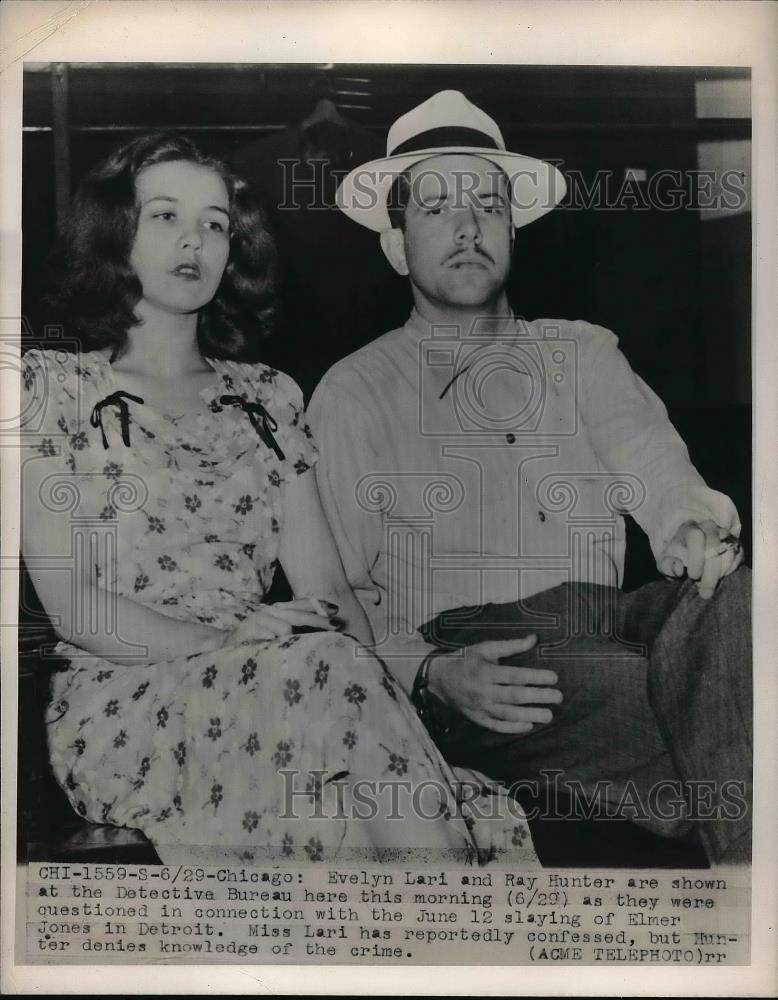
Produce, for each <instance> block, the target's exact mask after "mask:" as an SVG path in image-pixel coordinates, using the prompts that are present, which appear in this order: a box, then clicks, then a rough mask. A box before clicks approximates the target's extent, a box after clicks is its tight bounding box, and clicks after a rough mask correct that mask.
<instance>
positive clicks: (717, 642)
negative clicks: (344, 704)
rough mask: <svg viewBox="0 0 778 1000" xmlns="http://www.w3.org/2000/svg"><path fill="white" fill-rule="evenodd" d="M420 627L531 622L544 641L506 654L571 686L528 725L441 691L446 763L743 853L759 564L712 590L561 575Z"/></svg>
mask: <svg viewBox="0 0 778 1000" xmlns="http://www.w3.org/2000/svg"><path fill="white" fill-rule="evenodd" d="M421 631H422V632H423V634H424V635H425V637H426V638H427V639H428V640H429V641H431V642H434V643H436V644H437V645H440V646H446V647H463V646H468V645H472V644H474V643H477V642H482V641H485V640H487V639H512V638H518V637H521V636H525V635H528V634H530V633H535V634H536V635H537V637H538V643H537V646H536V647H535V648H534V649H532V650H531V651H529V652H527V653H524V654H522V655H520V656H518V657H516V658H514V659H510V660H507V661H505V662H508V663H511V664H516V665H520V666H532V667H541V668H546V669H550V670H554V671H555V672H556V673H557V675H558V677H559V682H558V685H557V686H558V687H559V688H560V690H561V691H562V693H563V695H564V701H563V702H562V704H561V705H558V706H551V707H552V710H553V712H554V718H553V721H552V722H550V723H548V724H546V725H535V727H534V728H533V730H532V732H531V733H528V734H526V735H522V736H512V735H505V734H501V733H496V732H493V731H491V730H488V729H484V728H482V727H480V726H478V725H475V724H474V723H472V722H470V721H469V720H468V719H466V718H465V717H464V716H462V715H460V714H459V713H457V712H456V711H454V710H452V709H451V708H449V707H447V706H445V705H443V704H442V703H441V702H440V701H438V700H437V699H433V706H432V707H433V713H432V723H431V728H432V731H433V736H434V738H435V740H436V742H437V744H438V746H439V748H440V750H441V751H442V753H443V755H444V757H445V758H446V759H447V760H448V761H449V763H450V764H452V765H454V766H463V767H471V768H475V769H477V770H479V771H483V772H484V773H485V774H487V775H489V776H490V777H492V778H495V779H499V780H501V781H504V782H506V783H507V784H509V785H516V783H517V782H518V783H521V785H523V786H524V787H527V788H530V789H536V788H537V789H542V790H543V791H544V794H545V801H546V808H549V809H550V810H552V811H553V809H555V808H560V807H562V803H564V804H565V805H564V808H566V809H570V807H571V804H572V806H573V808H574V811H575V812H576V814H577V815H582V814H583V815H585V814H587V812H588V814H589V815H595V816H597V815H613V816H614V817H616V816H618V817H619V818H629V819H632V820H633V821H635V822H637V823H639V824H641V825H644V826H646V827H648V828H649V829H651V830H653V831H655V832H657V833H661V834H664V835H667V836H680V835H681V834H683V833H684V832H686V831H688V830H689V828H690V825H691V823H692V822H694V823H695V825H696V826H697V829H698V831H699V834H700V838H701V840H702V842H703V845H704V847H705V850H706V853H707V855H708V857H709V859H710V860H711V861H714V862H715V861H718V860H720V859H721V858H722V856H723V855H724V854H725V852H727V851H729V852H730V856H732V857H735V858H739V859H742V858H743V857H744V856H746V855H747V850H748V847H749V846H750V832H751V794H752V776H751V773H752V757H753V723H752V655H751V572H750V570H748V569H747V568H745V567H741V568H740V569H738V570H737V571H736V572H735V573H733V574H731V575H730V576H729V577H726V578H725V579H724V580H722V581H721V583H720V584H719V586H718V588H717V590H716V593H715V594H714V596H713V597H712V598H710V599H709V600H704V599H703V598H701V597H699V596H698V594H697V591H696V587H695V586H694V584H693V583H691V582H690V581H684V582H672V583H671V582H658V583H652V584H648V585H646V586H644V587H641V588H640V589H638V590H636V591H633V592H631V593H624V592H622V591H620V590H616V589H613V588H609V587H601V586H597V585H595V584H565V585H563V586H560V587H555V588H554V589H552V590H548V591H544V592H542V593H540V594H536V595H535V596H533V597H531V598H528V599H526V600H524V601H521V602H517V603H512V604H501V605H493V604H488V605H484V606H481V607H478V608H460V609H456V610H454V611H448V612H445V613H443V614H441V615H439V616H438V617H437V618H435V619H433V620H432V621H430V622H428V623H427V624H426V625H425V626H424V627H423V629H422V630H421ZM560 791H561V793H562V795H561V797H558V793H559V792H560ZM550 793H553V794H550Z"/></svg>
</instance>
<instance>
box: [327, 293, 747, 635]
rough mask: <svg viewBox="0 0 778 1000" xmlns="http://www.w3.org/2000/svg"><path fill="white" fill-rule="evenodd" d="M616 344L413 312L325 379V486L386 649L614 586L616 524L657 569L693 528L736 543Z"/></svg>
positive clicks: (723, 513)
mask: <svg viewBox="0 0 778 1000" xmlns="http://www.w3.org/2000/svg"><path fill="white" fill-rule="evenodd" d="M617 345H618V341H617V338H616V337H615V336H614V335H613V334H612V333H611V332H610V331H608V330H606V329H603V328H602V327H598V326H593V325H591V324H589V323H585V322H582V321H567V320H535V321H533V322H525V321H523V320H511V321H510V322H506V323H505V324H504V325H503V330H502V332H500V333H499V334H497V335H495V334H481V333H479V331H478V329H477V328H476V329H475V330H474V331H472V332H471V335H470V336H469V337H462V336H460V335H459V332H458V330H457V329H456V328H455V327H435V328H433V327H431V326H430V325H429V324H428V323H426V322H425V321H424V320H423V319H422V318H421V317H420V316H419V314H418V313H416V312H415V311H414V312H413V313H412V315H411V317H410V319H409V320H408V322H407V323H406V324H405V326H403V327H401V328H399V329H397V330H393V331H391V332H390V333H387V334H385V335H384V336H382V337H379V338H378V340H375V341H373V342H372V343H370V344H368V345H367V346H365V347H363V348H362V349H361V350H359V351H357V352H356V353H354V354H352V355H350V356H349V357H347V358H345V359H343V360H342V361H340V362H339V363H338V364H336V365H335V366H334V367H333V368H332V369H330V371H329V372H328V373H327V374H326V375H325V377H324V378H323V380H322V381H321V383H320V384H319V386H318V388H317V390H316V392H315V394H314V396H313V399H312V400H311V403H310V406H309V409H308V416H309V420H310V423H311V425H312V428H313V431H314V436H315V438H316V440H317V442H318V445H319V448H320V452H321V457H320V461H319V463H318V465H317V476H318V482H319V489H320V492H321V497H322V502H323V505H324V509H325V511H326V513H327V517H328V519H329V521H330V524H331V526H332V530H333V533H334V535H335V539H336V542H337V545H338V548H339V550H340V553H341V557H342V559H343V563H344V566H345V569H346V574H347V576H348V579H349V582H350V583H351V585H352V587H353V588H354V589H355V590H356V592H357V594H358V596H359V597H360V599H361V600H362V603H363V605H364V607H365V610H366V612H367V614H368V617H369V618H370V620H371V623H372V625H373V629H374V632H375V634H376V639H377V642H378V644H379V647H380V645H381V643H382V642H383V643H386V642H387V640H389V639H390V638H391V636H396V637H397V638H400V637H402V636H408V637H409V636H411V635H412V634H413V633H414V632H415V630H416V629H417V628H418V626H420V625H421V624H423V623H424V622H426V621H428V620H429V619H430V618H432V617H433V616H434V615H436V614H438V613H439V612H441V611H445V610H448V609H451V608H458V607H466V606H470V605H480V604H483V603H486V602H494V603H504V602H509V601H516V600H517V599H520V598H523V597H529V596H531V595H532V594H534V593H537V592H539V591H541V590H544V589H546V588H549V587H553V586H556V585H558V584H560V583H564V582H567V581H590V582H594V583H603V584H610V585H613V586H618V585H620V583H621V581H622V578H623V571H624V554H625V532H624V521H623V516H622V514H623V513H627V512H628V513H631V514H632V515H633V516H634V517H635V519H636V520H637V521H638V523H639V524H640V525H641V526H642V527H643V529H644V530H645V531H646V532H647V534H648V537H649V539H650V542H651V547H652V549H653V552H654V555H655V556H656V557H657V559H659V557H660V555H661V554H662V552H663V550H664V548H665V547H666V545H667V544H668V542H669V541H670V540H671V539H672V537H673V535H674V534H675V532H676V531H677V529H678V528H679V527H680V525H681V524H682V523H683V522H684V521H687V520H696V521H699V520H704V519H708V518H710V519H712V520H714V521H715V522H716V523H717V524H719V525H720V526H721V527H722V528H724V529H726V530H727V531H730V532H733V533H735V534H738V533H739V531H740V523H739V520H738V516H737V511H736V510H735V508H734V505H733V504H732V502H731V501H730V500H729V498H728V497H726V496H724V495H723V494H721V493H718V492H716V491H714V490H711V489H709V488H708V487H707V486H706V484H705V482H704V481H703V479H702V478H701V476H700V475H699V473H698V472H697V471H696V469H695V468H694V466H693V465H692V464H691V462H690V460H689V455H688V452H687V450H686V446H685V445H684V443H683V441H682V440H681V438H680V437H679V435H678V434H677V432H676V431H675V429H674V428H673V426H672V425H671V423H670V421H669V420H668V417H667V411H666V410H665V407H664V405H663V404H662V402H661V400H660V399H659V398H658V397H657V396H656V395H655V393H653V392H652V391H651V389H650V388H649V387H648V386H647V385H646V384H645V383H644V382H643V381H642V380H641V379H640V378H639V377H638V376H637V375H636V374H635V373H634V372H633V371H632V369H631V368H630V366H629V364H628V363H627V361H626V359H625V357H624V355H623V354H622V353H621V351H620V350H619V349H618V346H617ZM452 380H453V381H452Z"/></svg>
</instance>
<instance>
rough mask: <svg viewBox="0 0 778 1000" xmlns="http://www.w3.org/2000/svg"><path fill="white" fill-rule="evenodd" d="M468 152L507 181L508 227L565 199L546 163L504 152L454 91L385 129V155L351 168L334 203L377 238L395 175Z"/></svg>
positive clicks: (561, 182)
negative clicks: (494, 166)
mask: <svg viewBox="0 0 778 1000" xmlns="http://www.w3.org/2000/svg"><path fill="white" fill-rule="evenodd" d="M444 153H468V154H471V155H473V156H483V157H484V159H487V160H490V161H491V162H492V163H496V164H497V166H499V167H500V168H501V169H502V170H504V171H505V173H506V174H507V175H508V177H509V179H510V182H511V216H512V218H513V225H514V226H516V227H517V228H518V227H519V226H526V225H528V223H530V222H534V221H535V220H536V219H539V218H540V217H541V216H542V215H545V214H546V212H550V211H551V209H552V208H554V207H555V206H556V205H557V204H558V203H559V202H560V201H561V199H562V198H564V196H565V191H566V190H567V185H566V183H565V179H564V177H563V176H562V174H561V173H560V172H559V171H558V170H557V168H556V167H554V166H553V165H552V164H550V163H544V161H543V160H536V159H533V158H532V157H530V156H522V155H521V154H520V153H509V152H508V151H507V150H506V149H505V141H504V139H503V137H502V133H501V132H500V129H499V128H498V126H497V123H496V122H495V121H494V120H493V119H492V118H490V117H489V115H487V114H486V113H485V112H484V111H482V110H481V109H480V108H477V107H476V106H475V104H471V102H470V101H468V99H467V98H466V97H465V95H464V94H462V93H460V92H459V91H458V90H441V91H440V92H439V93H437V94H434V95H433V96H432V97H430V98H429V100H427V101H424V103H423V104H419V105H418V107H415V108H413V109H412V110H411V111H409V112H408V113H407V114H404V115H403V116H402V117H401V118H398V119H397V121H396V122H395V123H394V125H392V127H391V128H390V129H389V135H388V136H387V139H386V156H385V157H382V158H381V159H380V160H371V161H370V162H369V163H363V164H362V166H360V167H355V169H354V170H352V171H351V173H349V174H348V175H347V176H346V177H345V178H344V179H343V182H342V183H341V185H340V187H339V188H338V191H337V194H336V201H337V204H338V207H339V208H340V209H341V211H343V212H345V213H346V215H348V216H349V218H351V219H353V220H354V221H355V222H358V223H359V224H360V225H362V226H367V227H368V229H374V230H375V231H376V232H378V233H380V232H383V231H384V230H387V229H391V226H392V224H391V221H390V219H389V213H388V211H387V208H386V201H387V195H388V194H389V189H390V187H391V186H392V183H393V181H394V180H395V178H396V177H397V175H398V174H401V173H402V172H403V171H404V170H407V169H408V168H409V167H412V166H413V165H414V163H419V161H420V160H426V159H428V158H429V157H431V156H440V155H442V154H444Z"/></svg>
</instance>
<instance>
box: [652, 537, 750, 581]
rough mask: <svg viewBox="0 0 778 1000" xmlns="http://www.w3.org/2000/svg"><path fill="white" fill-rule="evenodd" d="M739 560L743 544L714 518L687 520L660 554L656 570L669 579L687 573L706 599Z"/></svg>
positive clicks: (741, 556) (741, 558)
mask: <svg viewBox="0 0 778 1000" xmlns="http://www.w3.org/2000/svg"><path fill="white" fill-rule="evenodd" d="M742 562H743V546H742V545H741V544H740V542H739V541H738V540H737V539H736V538H733V536H732V535H730V534H729V533H728V532H727V531H726V530H725V529H724V528H720V527H719V526H718V524H716V522H715V521H700V522H697V521H686V522H684V524H682V525H681V527H680V528H679V529H678V531H676V533H675V537H674V538H673V540H672V541H671V542H670V544H669V545H668V546H667V548H666V549H665V551H664V553H663V554H662V558H661V559H660V560H659V572H660V573H662V574H664V576H667V577H671V578H672V577H681V576H683V575H684V573H687V574H688V575H689V578H690V579H691V580H696V581H697V590H698V591H699V594H700V597H705V598H707V597H712V596H713V592H714V590H715V589H716V586H717V585H718V582H719V580H721V579H723V578H724V577H725V576H728V575H729V574H730V573H732V572H734V571H735V570H736V569H737V568H738V566H739V565H740V564H741V563H742Z"/></svg>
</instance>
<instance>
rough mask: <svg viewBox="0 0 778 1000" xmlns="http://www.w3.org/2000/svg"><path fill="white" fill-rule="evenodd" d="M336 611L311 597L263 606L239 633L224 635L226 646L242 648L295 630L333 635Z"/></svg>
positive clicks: (240, 628)
mask: <svg viewBox="0 0 778 1000" xmlns="http://www.w3.org/2000/svg"><path fill="white" fill-rule="evenodd" d="M337 611H338V608H337V605H335V604H331V603H329V602H328V601H324V600H322V599H321V598H319V599H317V598H312V597H301V598H298V599H297V600H295V601H279V602H278V603H277V604H263V605H262V606H261V607H260V608H259V610H258V611H255V612H254V614H252V615H250V616H249V617H248V618H247V619H246V620H245V621H243V622H241V623H240V625H238V627H237V628H236V629H234V630H233V631H232V632H229V633H227V634H226V635H225V643H227V642H229V643H230V644H232V643H237V644H238V645H241V644H242V643H246V642H256V641H257V640H262V639H279V638H281V637H283V636H287V635H291V633H292V630H293V629H295V628H312V629H316V630H317V631H328V632H333V631H335V630H336V629H337V628H338V624H337V622H333V621H332V618H333V616H334V615H335V614H337Z"/></svg>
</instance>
